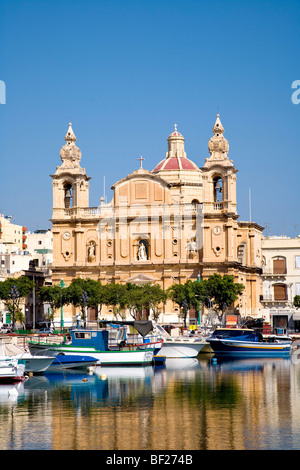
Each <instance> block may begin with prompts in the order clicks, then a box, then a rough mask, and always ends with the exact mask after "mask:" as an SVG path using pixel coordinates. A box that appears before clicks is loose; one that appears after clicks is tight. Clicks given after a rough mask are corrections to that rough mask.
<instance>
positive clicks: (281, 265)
mask: <svg viewBox="0 0 300 470" xmlns="http://www.w3.org/2000/svg"><path fill="white" fill-rule="evenodd" d="M273 273H274V274H285V273H286V269H285V258H281V259H274V260H273Z"/></svg>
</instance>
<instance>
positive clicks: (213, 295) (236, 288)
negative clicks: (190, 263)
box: [202, 274, 244, 320]
mask: <svg viewBox="0 0 300 470" xmlns="http://www.w3.org/2000/svg"><path fill="white" fill-rule="evenodd" d="M202 282H203V296H204V299H205V301H206V306H208V304H207V301H208V300H210V301H213V303H214V309H215V311H216V312H217V313H218V317H219V320H222V318H223V315H224V313H225V311H226V309H227V308H228V307H230V306H231V305H232V304H233V303H234V302H235V301H236V300H237V299H238V297H239V295H240V294H241V293H242V292H243V289H244V285H243V284H240V283H236V282H234V277H233V276H231V275H228V274H225V275H224V276H223V277H222V276H221V275H220V274H213V275H211V276H209V277H208V279H206V280H204V281H202Z"/></svg>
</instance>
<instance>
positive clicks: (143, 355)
mask: <svg viewBox="0 0 300 470" xmlns="http://www.w3.org/2000/svg"><path fill="white" fill-rule="evenodd" d="M48 339H50V341H49V342H48ZM28 345H29V349H30V351H31V352H32V353H33V354H34V353H41V352H42V351H44V352H45V351H47V353H48V354H51V355H57V354H59V353H61V354H64V355H65V356H74V355H81V356H91V357H93V358H94V359H95V362H97V361H100V363H101V365H102V366H104V365H133V364H139V365H145V364H149V363H151V362H152V360H153V353H154V349H146V348H144V347H143V345H138V346H131V345H127V344H125V345H123V344H118V345H116V346H115V347H114V348H112V347H109V345H108V330H106V329H100V330H89V329H75V330H73V331H71V341H70V342H68V341H64V342H62V343H55V342H51V338H44V337H43V338H36V339H35V340H30V341H28Z"/></svg>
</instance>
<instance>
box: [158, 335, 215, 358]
mask: <svg viewBox="0 0 300 470" xmlns="http://www.w3.org/2000/svg"><path fill="white" fill-rule="evenodd" d="M206 346H207V343H206V342H204V341H203V342H202V341H199V342H197V341H188V340H187V341H184V340H178V341H177V340H173V339H172V340H168V339H166V340H165V341H164V343H163V346H162V348H161V350H160V352H159V354H161V355H162V356H165V357H166V358H188V357H197V356H198V354H199V352H200V351H201V350H202V349H203V348H205V347H206Z"/></svg>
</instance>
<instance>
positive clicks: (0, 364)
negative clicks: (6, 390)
mask: <svg viewBox="0 0 300 470" xmlns="http://www.w3.org/2000/svg"><path fill="white" fill-rule="evenodd" d="M22 380H25V361H22V360H20V359H12V358H10V357H7V358H2V359H1V360H0V383H12V382H20V381H22Z"/></svg>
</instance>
